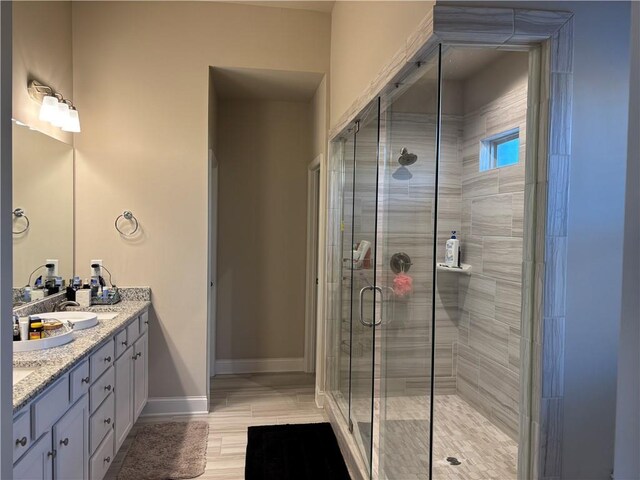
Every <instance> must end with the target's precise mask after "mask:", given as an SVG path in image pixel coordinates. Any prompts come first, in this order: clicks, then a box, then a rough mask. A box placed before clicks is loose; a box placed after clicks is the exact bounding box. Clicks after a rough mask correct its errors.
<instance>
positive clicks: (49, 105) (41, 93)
mask: <svg viewBox="0 0 640 480" xmlns="http://www.w3.org/2000/svg"><path fill="white" fill-rule="evenodd" d="M28 90H29V96H31V98H32V99H33V100H35V101H36V102H38V103H40V116H39V118H40V120H42V121H43V122H49V123H50V124H51V125H53V126H54V127H59V128H61V129H62V130H63V131H64V132H74V133H78V132H80V117H79V115H78V110H77V109H76V107H74V106H73V103H71V100H68V99H66V98H64V97H63V96H62V95H61V94H59V93H56V92H55V91H54V90H53V88H51V87H50V86H48V85H44V84H42V83H40V82H38V81H36V80H31V81H30V82H29V86H28Z"/></svg>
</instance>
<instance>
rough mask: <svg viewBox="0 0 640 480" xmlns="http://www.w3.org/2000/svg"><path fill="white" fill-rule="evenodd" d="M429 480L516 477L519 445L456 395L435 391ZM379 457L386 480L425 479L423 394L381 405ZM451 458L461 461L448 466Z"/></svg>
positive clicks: (426, 425) (426, 413)
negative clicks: (381, 452) (382, 420)
mask: <svg viewBox="0 0 640 480" xmlns="http://www.w3.org/2000/svg"><path fill="white" fill-rule="evenodd" d="M435 398H436V403H435V406H434V410H435V417H436V422H435V424H434V438H435V443H434V451H433V479H434V480H487V479H492V480H511V479H515V478H517V474H516V468H517V456H518V445H517V443H516V442H515V441H514V440H512V439H511V438H510V437H509V436H508V435H506V434H505V433H503V432H502V431H501V430H500V429H499V428H497V427H496V426H495V425H493V424H492V423H491V422H490V421H489V420H487V419H486V418H485V417H484V416H483V415H482V414H481V413H480V412H478V411H477V410H476V409H475V408H474V407H472V406H471V405H470V404H469V403H467V402H466V401H464V400H463V399H462V398H460V397H459V396H458V395H437V396H436V397H435ZM385 410H386V422H385V423H384V428H385V433H384V437H383V442H384V451H386V452H388V455H387V456H385V457H384V458H382V459H381V460H382V461H383V462H384V470H385V477H386V479H388V480H424V479H426V478H428V474H427V471H428V438H429V420H428V419H429V405H428V403H427V400H426V397H417V396H416V397H406V396H405V397H391V398H388V399H387V401H386V405H385ZM376 443H377V442H376ZM447 457H455V458H457V459H458V460H459V461H460V462H461V463H460V465H455V466H454V465H451V464H450V463H449V462H447V460H446V459H447Z"/></svg>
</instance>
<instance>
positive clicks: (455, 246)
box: [444, 230, 460, 268]
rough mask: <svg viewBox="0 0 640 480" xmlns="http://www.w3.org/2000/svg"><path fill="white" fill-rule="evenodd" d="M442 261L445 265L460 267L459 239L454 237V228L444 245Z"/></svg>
mask: <svg viewBox="0 0 640 480" xmlns="http://www.w3.org/2000/svg"><path fill="white" fill-rule="evenodd" d="M444 263H445V265H447V267H458V268H459V267H460V240H458V239H457V238H456V231H455V230H453V231H452V232H451V238H450V239H449V240H447V243H446V245H445V253H444Z"/></svg>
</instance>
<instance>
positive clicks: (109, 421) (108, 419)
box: [104, 417, 111, 425]
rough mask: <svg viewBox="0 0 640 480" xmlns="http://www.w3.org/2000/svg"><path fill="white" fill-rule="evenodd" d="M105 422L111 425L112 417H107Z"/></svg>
mask: <svg viewBox="0 0 640 480" xmlns="http://www.w3.org/2000/svg"><path fill="white" fill-rule="evenodd" d="M104 423H106V424H107V425H111V417H109V418H105V419H104Z"/></svg>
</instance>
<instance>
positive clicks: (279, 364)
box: [215, 357, 304, 375]
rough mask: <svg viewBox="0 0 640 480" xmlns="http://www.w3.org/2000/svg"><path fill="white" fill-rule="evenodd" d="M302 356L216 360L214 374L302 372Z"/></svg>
mask: <svg viewBox="0 0 640 480" xmlns="http://www.w3.org/2000/svg"><path fill="white" fill-rule="evenodd" d="M303 371H304V358H302V357H300V358H242V359H237V360H216V370H215V372H216V375H229V374H237V373H272V372H303Z"/></svg>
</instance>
